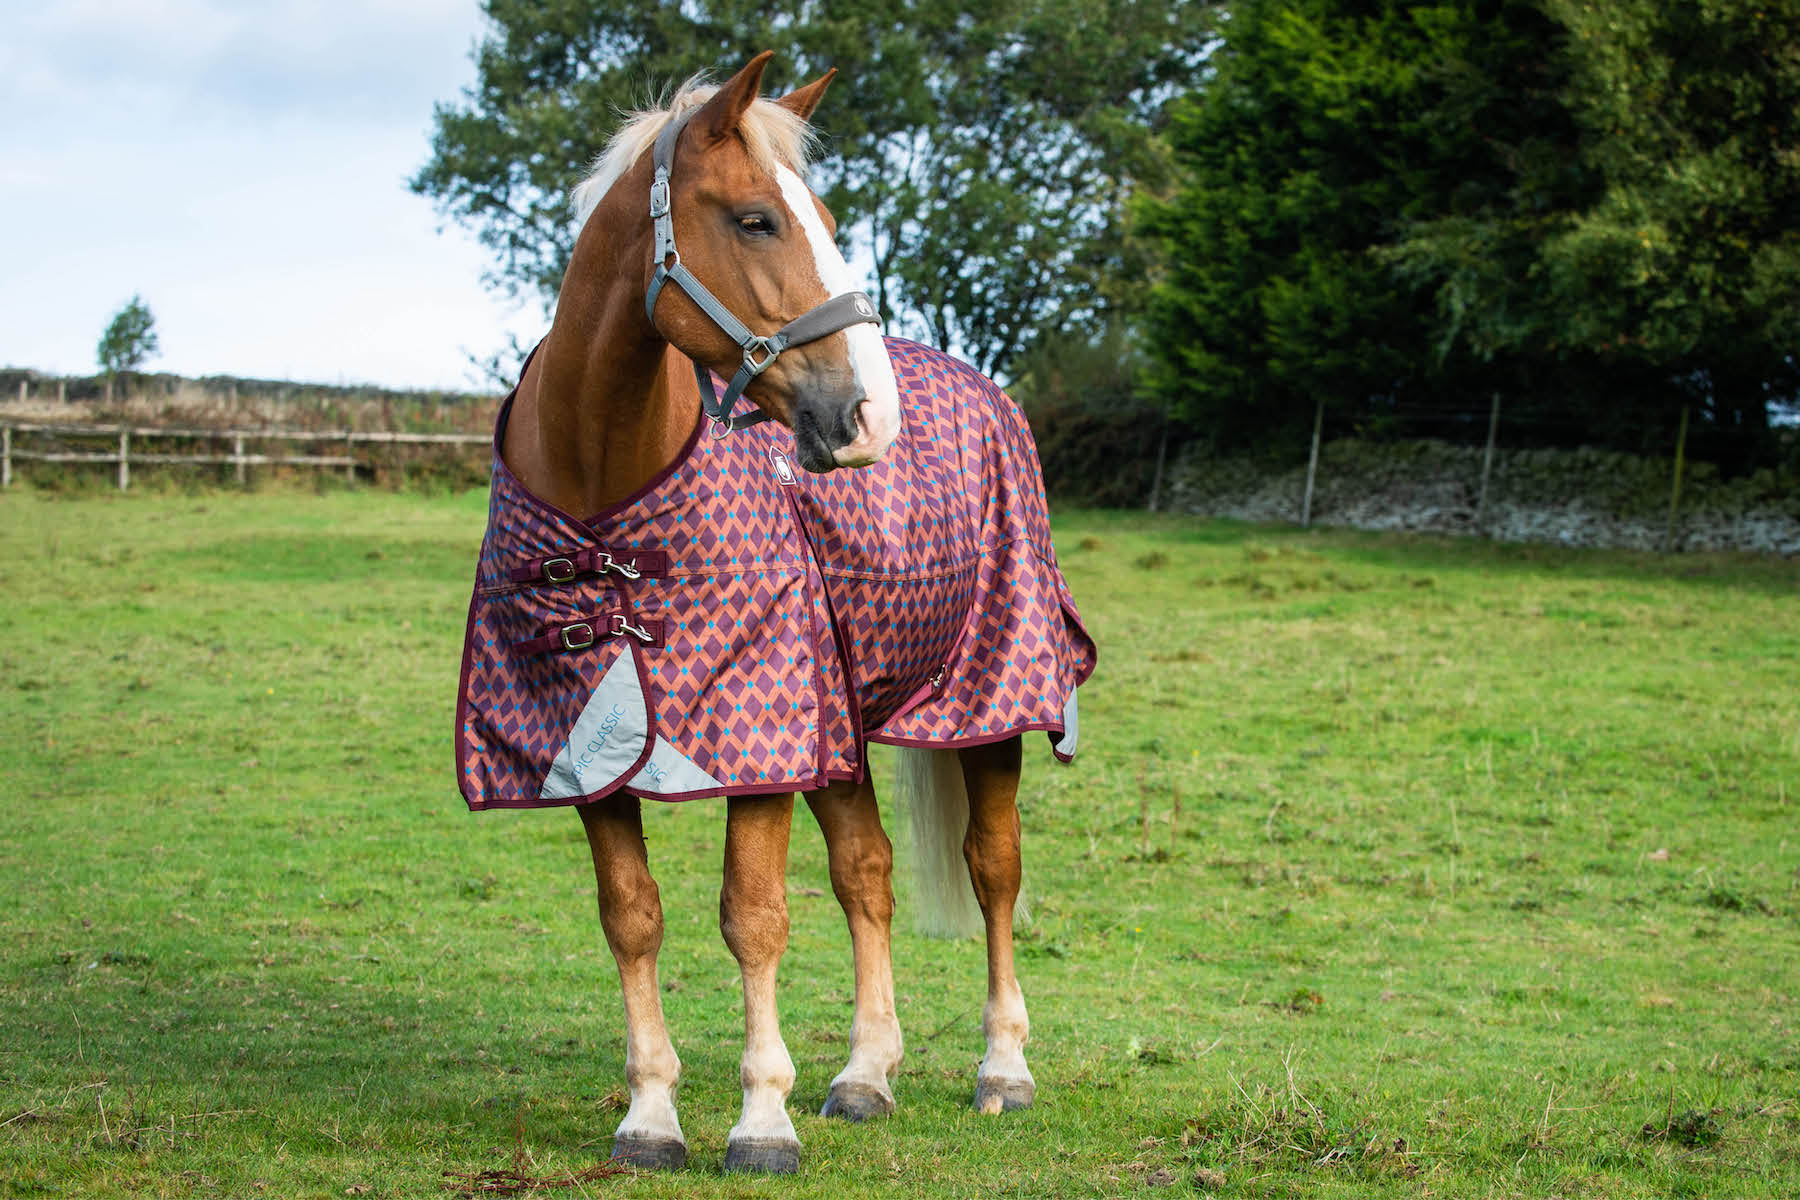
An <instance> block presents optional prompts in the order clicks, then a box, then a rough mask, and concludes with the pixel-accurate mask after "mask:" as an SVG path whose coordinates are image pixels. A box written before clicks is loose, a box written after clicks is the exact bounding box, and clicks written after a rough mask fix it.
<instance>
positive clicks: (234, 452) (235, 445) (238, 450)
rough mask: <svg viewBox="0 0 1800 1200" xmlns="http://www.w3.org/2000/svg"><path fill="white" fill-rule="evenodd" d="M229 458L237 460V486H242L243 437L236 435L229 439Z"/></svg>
mask: <svg viewBox="0 0 1800 1200" xmlns="http://www.w3.org/2000/svg"><path fill="white" fill-rule="evenodd" d="M231 456H232V457H233V458H235V459H237V481H238V486H239V487H243V486H244V435H243V434H241V433H240V434H237V435H235V436H234V437H233V438H232V439H231Z"/></svg>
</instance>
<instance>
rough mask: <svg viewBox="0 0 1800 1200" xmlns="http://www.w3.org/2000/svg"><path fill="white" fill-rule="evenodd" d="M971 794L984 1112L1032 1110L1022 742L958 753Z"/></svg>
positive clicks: (967, 849)
mask: <svg viewBox="0 0 1800 1200" xmlns="http://www.w3.org/2000/svg"><path fill="white" fill-rule="evenodd" d="M958 754H959V756H960V757H961V759H962V769H963V780H964V783H965V784H966V786H967V788H968V793H969V831H968V834H967V835H966V836H965V837H964V839H963V857H964V859H965V860H966V861H967V862H968V865H969V882H970V883H972V884H973V885H974V888H975V900H976V902H977V903H978V904H979V905H980V906H981V915H982V921H983V923H984V924H985V925H986V927H987V967H988V990H987V1004H986V1005H985V1006H984V1007H983V1008H982V1011H981V1030H982V1033H983V1034H984V1035H985V1036H986V1038H987V1053H986V1054H985V1055H984V1056H983V1057H982V1060H981V1068H980V1070H979V1071H978V1072H977V1074H976V1077H975V1108H976V1111H978V1112H983V1113H998V1112H1010V1111H1012V1110H1014V1109H1019V1108H1029V1107H1030V1106H1031V1102H1032V1100H1033V1099H1034V1098H1035V1096H1036V1093H1037V1084H1036V1082H1035V1081H1034V1080H1033V1079H1032V1078H1031V1071H1030V1069H1029V1068H1028V1067H1027V1066H1026V1065H1025V1042H1026V1039H1027V1038H1028V1037H1029V1036H1030V1033H1031V1023H1030V1020H1029V1019H1028V1018H1027V1016H1026V1013H1025V997H1024V994H1023V993H1022V992H1020V990H1019V979H1018V976H1017V974H1015V972H1014V969H1013V908H1014V905H1015V904H1016V903H1017V902H1018V898H1019V882H1020V859H1019V808H1018V793H1019V739H1018V738H1016V737H1013V738H1008V739H1007V740H1005V741H1002V742H995V743H993V744H991V745H987V746H973V747H969V748H966V749H963V750H961V751H958Z"/></svg>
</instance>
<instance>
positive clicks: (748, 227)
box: [738, 213, 775, 234]
mask: <svg viewBox="0 0 1800 1200" xmlns="http://www.w3.org/2000/svg"><path fill="white" fill-rule="evenodd" d="M738 228H739V229H741V230H743V231H744V232H745V233H757V234H763V233H774V232H775V225H774V222H772V221H770V220H769V218H767V217H765V216H764V215H763V214H761V213H751V214H749V215H748V216H743V217H739V218H738Z"/></svg>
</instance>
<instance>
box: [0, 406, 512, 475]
mask: <svg viewBox="0 0 1800 1200" xmlns="http://www.w3.org/2000/svg"><path fill="white" fill-rule="evenodd" d="M15 434H25V435H26V436H27V437H28V438H30V437H43V436H45V435H51V436H54V437H57V438H64V439H70V438H105V439H107V440H108V441H109V442H110V443H112V444H113V445H116V447H117V449H112V448H110V447H109V448H108V449H106V450H103V451H92V450H63V449H56V450H31V449H21V448H19V447H18V446H15V445H14V444H13V436H14V435H15ZM134 437H135V438H140V439H148V438H154V439H157V440H169V439H178V440H191V441H207V442H230V443H231V453H229V454H164V453H151V452H146V451H143V450H138V451H136V452H133V450H132V448H131V439H132V438H134ZM490 441H491V439H490V438H489V437H488V435H486V434H477V433H378V432H375V433H364V432H359V431H357V430H352V429H326V430H318V431H309V430H301V429H174V428H162V427H158V426H141V427H140V426H129V425H60V424H36V423H30V422H24V421H4V422H0V487H11V486H12V481H13V461H14V460H15V459H17V460H20V461H29V462H64V463H115V464H117V466H118V472H119V490H120V491H124V490H125V489H127V488H129V487H130V486H131V464H132V463H143V464H152V463H154V464H170V463H179V464H184V465H198V466H229V467H235V468H236V471H237V481H238V482H239V483H243V482H245V479H246V478H247V474H246V473H247V470H248V468H250V467H264V466H268V467H321V468H333V467H341V468H343V471H344V476H345V478H347V479H354V478H356V466H357V458H356V447H357V445H358V444H364V445H368V444H385V445H440V446H485V445H488V444H489V443H490ZM249 442H294V443H314V444H319V443H324V444H328V445H332V446H336V445H339V444H341V445H342V446H343V447H344V450H345V453H343V454H247V453H245V450H244V447H245V444H246V443H249Z"/></svg>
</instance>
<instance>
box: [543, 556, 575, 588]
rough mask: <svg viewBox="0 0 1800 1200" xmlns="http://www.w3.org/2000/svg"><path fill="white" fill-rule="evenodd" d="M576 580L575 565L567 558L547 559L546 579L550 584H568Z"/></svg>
mask: <svg viewBox="0 0 1800 1200" xmlns="http://www.w3.org/2000/svg"><path fill="white" fill-rule="evenodd" d="M573 578H575V563H574V562H573V561H572V560H570V559H567V558H546V559H545V560H544V579H545V581H546V582H549V583H567V582H569V580H571V579H573Z"/></svg>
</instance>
